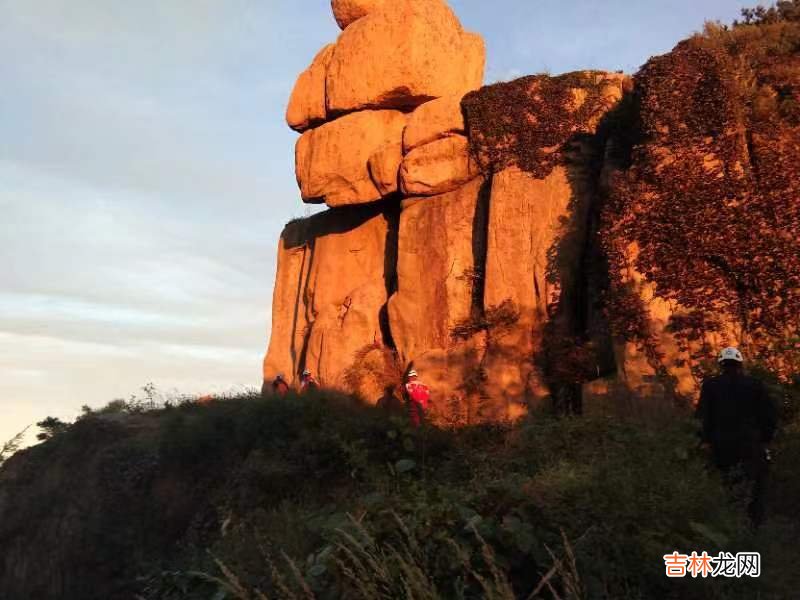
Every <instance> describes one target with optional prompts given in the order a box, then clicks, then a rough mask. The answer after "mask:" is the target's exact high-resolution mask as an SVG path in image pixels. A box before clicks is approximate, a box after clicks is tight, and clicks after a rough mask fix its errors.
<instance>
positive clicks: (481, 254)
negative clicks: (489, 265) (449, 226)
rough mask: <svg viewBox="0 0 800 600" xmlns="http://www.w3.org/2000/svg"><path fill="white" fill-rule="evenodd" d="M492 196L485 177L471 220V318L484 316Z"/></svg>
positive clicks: (490, 184) (489, 182)
mask: <svg viewBox="0 0 800 600" xmlns="http://www.w3.org/2000/svg"><path fill="white" fill-rule="evenodd" d="M491 196H492V180H491V177H487V178H486V180H485V181H484V182H483V185H482V186H481V189H480V192H478V201H477V202H476V203H475V217H474V218H473V220H472V306H471V312H472V317H473V318H483V317H484V316H485V314H486V306H485V305H484V304H485V303H484V298H485V292H486V255H487V252H488V247H489V204H490V201H491Z"/></svg>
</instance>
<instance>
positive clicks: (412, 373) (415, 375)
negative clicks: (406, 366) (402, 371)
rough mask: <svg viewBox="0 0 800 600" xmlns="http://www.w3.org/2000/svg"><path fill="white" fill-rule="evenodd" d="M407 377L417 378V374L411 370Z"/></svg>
mask: <svg viewBox="0 0 800 600" xmlns="http://www.w3.org/2000/svg"><path fill="white" fill-rule="evenodd" d="M408 376H409V377H419V373H417V372H416V371H415V370H414V369H411V370H410V371H409V372H408Z"/></svg>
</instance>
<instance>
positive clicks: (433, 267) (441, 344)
mask: <svg viewBox="0 0 800 600" xmlns="http://www.w3.org/2000/svg"><path fill="white" fill-rule="evenodd" d="M482 185H483V182H482V180H480V179H475V180H473V181H472V182H470V183H468V184H467V185H465V186H464V187H462V188H460V189H458V190H456V191H454V192H450V193H448V194H443V195H440V196H435V197H432V198H424V199H412V200H407V201H405V202H404V203H403V210H402V212H401V214H400V230H399V247H398V254H397V292H396V293H395V294H394V295H393V296H392V297H391V299H390V301H389V322H390V326H391V331H392V337H393V339H394V341H395V344H396V347H397V350H398V352H399V353H400V355H401V357H402V359H403V362H404V363H409V362H411V363H413V364H414V366H415V368H417V369H418V370H419V371H420V376H421V378H422V379H423V380H424V381H425V383H427V384H428V385H429V386H431V389H432V395H433V398H432V402H433V411H434V413H435V414H436V415H438V417H437V418H440V419H444V418H445V416H446V414H447V413H448V410H449V408H448V407H449V405H450V403H451V401H454V402H457V403H466V404H468V405H469V403H470V402H471V401H474V398H473V399H470V398H469V393H468V392H467V391H465V390H464V389H461V388H462V387H463V383H464V381H465V378H466V377H467V376H468V375H469V373H470V372H472V371H474V370H476V369H477V368H479V364H480V360H481V357H482V351H481V349H480V346H479V343H478V342H476V341H475V340H472V341H470V342H469V343H462V342H459V341H457V340H455V339H454V338H453V336H452V332H453V330H454V329H455V327H456V326H457V325H459V324H461V323H463V322H465V321H469V320H470V317H471V315H472V312H473V309H474V307H473V284H474V282H475V277H474V273H475V268H476V260H479V258H478V257H476V256H475V253H474V249H473V229H474V222H475V216H476V212H477V211H478V208H479V206H480V205H481V204H480V202H481V191H482ZM473 412H474V411H473Z"/></svg>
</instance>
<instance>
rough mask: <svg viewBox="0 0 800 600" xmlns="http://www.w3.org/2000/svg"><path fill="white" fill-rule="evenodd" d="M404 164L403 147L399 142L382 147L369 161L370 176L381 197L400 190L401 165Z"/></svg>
mask: <svg viewBox="0 0 800 600" xmlns="http://www.w3.org/2000/svg"><path fill="white" fill-rule="evenodd" d="M402 162H403V145H402V144H401V143H400V142H399V141H394V142H389V143H387V144H384V145H383V146H381V147H380V148H379V149H378V150H377V151H376V152H375V154H373V155H372V156H371V157H370V159H369V165H368V166H369V174H370V175H371V176H372V181H373V183H374V184H375V187H377V188H378V191H379V192H380V193H381V196H388V195H389V194H393V193H394V192H396V191H397V190H398V187H399V183H398V181H399V180H398V177H399V171H400V163H402Z"/></svg>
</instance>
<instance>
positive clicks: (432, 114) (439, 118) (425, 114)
mask: <svg viewBox="0 0 800 600" xmlns="http://www.w3.org/2000/svg"><path fill="white" fill-rule="evenodd" d="M461 99H462V96H446V97H444V98H437V99H436V100H431V101H430V102H426V103H425V104H423V105H422V106H420V107H419V108H418V109H417V110H415V111H414V112H413V113H412V115H411V117H410V118H409V120H408V126H407V127H406V129H405V132H404V133H403V151H404V152H410V151H411V150H413V149H414V148H416V147H417V146H422V145H423V144H429V143H431V142H434V141H436V140H438V139H440V138H443V137H445V136H447V135H449V134H453V133H460V134H462V135H463V134H464V115H463V113H462V112H461Z"/></svg>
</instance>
